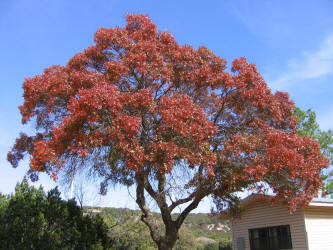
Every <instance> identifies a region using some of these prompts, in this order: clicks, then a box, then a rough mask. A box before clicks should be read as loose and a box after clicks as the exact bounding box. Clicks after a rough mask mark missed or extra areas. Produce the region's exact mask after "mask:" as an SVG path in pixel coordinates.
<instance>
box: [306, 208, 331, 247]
mask: <svg viewBox="0 0 333 250" xmlns="http://www.w3.org/2000/svg"><path fill="white" fill-rule="evenodd" d="M304 215H305V226H306V231H307V234H308V244H309V250H332V249H333V207H306V208H304Z"/></svg>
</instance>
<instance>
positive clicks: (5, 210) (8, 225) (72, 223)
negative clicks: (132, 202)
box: [0, 179, 113, 250]
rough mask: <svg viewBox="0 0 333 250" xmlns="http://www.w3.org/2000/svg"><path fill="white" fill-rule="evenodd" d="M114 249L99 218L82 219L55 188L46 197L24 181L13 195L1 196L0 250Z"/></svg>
mask: <svg viewBox="0 0 333 250" xmlns="http://www.w3.org/2000/svg"><path fill="white" fill-rule="evenodd" d="M112 245H113V242H112V239H111V238H110V237H109V236H108V228H107V226H106V224H105V223H104V221H103V219H102V218H101V217H100V216H99V215H95V216H84V215H83V212H82V209H80V208H79V207H78V206H77V205H76V203H75V201H74V200H69V201H64V200H62V199H61V197H60V192H59V191H58V189H57V188H55V189H52V190H50V191H49V192H47V193H45V192H44V191H43V189H42V188H41V187H40V188H38V189H37V188H35V187H33V186H29V185H28V182H27V180H26V179H24V180H23V181H22V182H21V183H19V184H17V185H16V188H15V193H14V194H13V195H6V196H5V195H0V247H1V249H48V250H51V249H108V248H111V247H112Z"/></svg>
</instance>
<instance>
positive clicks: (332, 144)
mask: <svg viewBox="0 0 333 250" xmlns="http://www.w3.org/2000/svg"><path fill="white" fill-rule="evenodd" d="M294 112H295V116H296V117H297V119H298V122H299V123H298V125H297V132H298V134H299V135H301V136H309V137H312V138H313V139H315V140H316V141H318V142H319V144H320V148H321V151H322V153H323V154H324V155H325V156H326V157H327V159H328V160H329V161H330V163H331V165H332V163H333V131H332V130H331V129H329V130H327V131H322V130H321V129H320V127H319V124H318V123H317V120H316V113H315V112H314V111H312V110H311V109H308V110H306V111H304V110H302V109H300V108H299V107H296V108H295V111H294ZM322 179H323V181H324V187H323V188H324V189H325V190H326V191H327V193H329V194H333V170H332V169H328V170H326V171H325V173H323V175H322Z"/></svg>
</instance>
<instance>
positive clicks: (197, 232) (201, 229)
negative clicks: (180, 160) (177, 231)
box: [84, 207, 231, 249]
mask: <svg viewBox="0 0 333 250" xmlns="http://www.w3.org/2000/svg"><path fill="white" fill-rule="evenodd" d="M84 211H85V213H86V214H100V215H102V217H104V218H105V219H107V218H110V217H111V218H113V220H112V221H113V222H112V223H113V224H114V225H115V227H116V224H117V220H118V221H119V224H122V225H124V224H126V223H127V224H131V223H132V224H140V230H143V231H146V234H147V236H146V237H148V238H149V233H148V228H146V226H145V225H143V223H142V222H141V221H140V216H141V211H139V210H131V209H127V208H109V207H84ZM176 215H177V214H174V216H176ZM154 216H155V217H156V219H157V220H160V214H158V213H154ZM125 217H126V218H125ZM120 221H121V222H120ZM112 223H110V225H112ZM141 224H142V225H141ZM182 228H183V233H184V231H185V234H186V235H187V236H186V238H191V239H193V241H195V242H196V243H197V244H201V245H205V244H209V243H212V242H216V243H219V242H223V243H226V242H230V241H231V226H230V222H229V221H228V220H221V219H219V218H217V217H213V216H212V215H211V214H206V213H192V214H189V215H188V216H187V218H186V219H185V221H184V224H183V226H182ZM121 230H123V229H121ZM118 231H119V230H118ZM199 249H200V248H199Z"/></svg>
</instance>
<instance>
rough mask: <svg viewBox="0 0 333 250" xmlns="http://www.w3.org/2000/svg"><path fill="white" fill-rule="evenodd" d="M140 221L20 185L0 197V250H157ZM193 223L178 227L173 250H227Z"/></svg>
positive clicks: (218, 236)
mask: <svg viewBox="0 0 333 250" xmlns="http://www.w3.org/2000/svg"><path fill="white" fill-rule="evenodd" d="M140 216H141V213H140V212H139V211H134V210H129V209H114V208H84V209H81V208H80V207H79V206H78V205H77V204H76V202H75V200H68V201H65V200H63V199H61V197H60V192H59V191H58V189H57V188H55V189H52V190H50V191H49V192H44V190H43V189H42V187H40V188H35V187H33V186H30V185H29V184H28V181H27V180H26V179H23V181H22V182H21V183H18V184H17V185H16V188H15V193H14V194H12V195H2V194H0V249H48V250H51V249H110V250H116V249H117V250H130V249H137V250H146V249H147V250H150V249H157V247H156V245H155V243H154V242H153V241H152V240H151V237H150V234H149V231H148V229H147V227H146V226H145V225H144V224H143V223H142V222H141V220H140ZM192 217H193V218H192ZM199 217H202V218H203V219H204V221H205V222H212V219H209V218H207V215H206V217H205V216H204V215H202V214H201V215H199ZM196 219H197V217H196V216H191V217H190V222H188V224H190V225H191V227H188V226H186V225H185V226H183V227H182V229H181V230H180V232H179V239H178V241H177V243H176V245H175V247H174V249H178V250H181V249H198V250H213V249H214V250H218V249H231V245H230V237H228V234H225V233H216V232H215V233H214V232H212V233H210V232H205V231H204V230H202V229H201V227H200V226H201V225H200V223H198V222H197V221H196ZM156 220H157V221H158V220H159V215H158V214H156ZM161 228H163V224H162V222H161ZM198 237H201V238H205V239H208V240H209V239H211V240H210V241H208V242H205V241H198V240H197V239H198ZM207 237H209V238H207ZM212 241H213V242H212Z"/></svg>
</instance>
